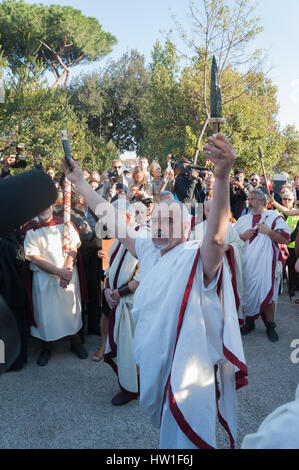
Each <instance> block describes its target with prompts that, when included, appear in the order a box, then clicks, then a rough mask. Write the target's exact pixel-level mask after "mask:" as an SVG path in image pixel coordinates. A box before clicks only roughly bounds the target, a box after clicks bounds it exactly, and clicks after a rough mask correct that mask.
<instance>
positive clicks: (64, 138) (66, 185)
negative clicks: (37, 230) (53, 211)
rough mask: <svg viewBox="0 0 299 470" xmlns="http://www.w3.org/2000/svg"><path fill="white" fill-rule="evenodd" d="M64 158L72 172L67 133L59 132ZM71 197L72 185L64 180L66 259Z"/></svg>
mask: <svg viewBox="0 0 299 470" xmlns="http://www.w3.org/2000/svg"><path fill="white" fill-rule="evenodd" d="M59 136H60V139H61V142H62V146H63V150H64V154H65V158H66V161H67V164H68V166H69V168H70V169H71V170H72V167H71V164H70V159H71V146H70V141H69V138H68V135H67V131H60V133H59ZM71 196H72V185H71V182H70V181H69V180H68V179H67V178H65V183H64V214H63V247H62V249H63V255H64V258H65V259H66V258H67V256H68V255H69V253H70V251H71V230H70V227H71Z"/></svg>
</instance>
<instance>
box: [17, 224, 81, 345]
mask: <svg viewBox="0 0 299 470" xmlns="http://www.w3.org/2000/svg"><path fill="white" fill-rule="evenodd" d="M62 245H63V224H58V225H53V226H50V227H42V228H40V229H38V230H35V231H34V230H29V231H28V232H27V234H26V237H25V241H24V250H25V256H26V258H27V259H29V256H33V255H37V256H42V257H43V258H44V259H45V260H47V261H48V262H50V263H52V264H54V265H55V266H57V267H58V268H62V267H63V265H64V257H63V251H62ZM79 246H80V237H79V235H78V233H77V231H76V230H75V229H74V227H73V226H71V249H72V250H77V248H78V247H79ZM30 269H31V270H32V271H33V281H32V301H33V311H34V319H35V322H36V324H37V327H34V326H32V327H31V335H32V336H34V337H36V338H39V339H42V340H43V341H55V340H57V339H60V338H63V337H65V336H69V335H73V334H75V333H77V332H78V331H79V330H80V328H81V327H82V315H81V295H80V284H79V276H78V271H77V267H76V266H75V267H74V270H73V277H72V280H71V282H70V283H69V285H68V286H67V288H66V289H63V288H62V287H60V285H59V282H60V279H59V277H58V276H55V275H52V274H48V273H46V272H44V271H42V270H40V269H39V268H38V267H37V266H36V265H34V264H33V263H30Z"/></svg>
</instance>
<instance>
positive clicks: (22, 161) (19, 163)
mask: <svg viewBox="0 0 299 470" xmlns="http://www.w3.org/2000/svg"><path fill="white" fill-rule="evenodd" d="M24 148H25V144H23V143H20V144H18V145H17V147H16V161H15V163H14V164H13V165H11V167H12V168H18V169H24V168H26V166H27V162H26V158H25V157H24V156H23V155H22V151H23V150H24Z"/></svg>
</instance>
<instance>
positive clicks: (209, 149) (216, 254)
mask: <svg viewBox="0 0 299 470" xmlns="http://www.w3.org/2000/svg"><path fill="white" fill-rule="evenodd" d="M208 141H209V144H206V145H205V152H204V154H205V157H206V158H207V159H209V160H211V161H212V162H213V163H214V165H215V167H214V175H215V183H214V189H213V199H212V203H211V207H210V212H209V218H208V221H207V231H206V234H205V237H204V239H203V243H202V247H201V258H202V263H203V271H204V278H205V285H206V286H207V285H208V284H209V283H210V282H211V281H212V280H213V279H214V277H215V276H216V273H217V271H218V269H219V268H220V266H221V263H222V258H223V256H224V252H225V243H224V240H225V235H226V232H227V229H228V223H229V214H230V202H229V180H230V171H231V169H232V166H233V163H234V161H235V158H236V152H235V150H234V148H233V146H232V145H231V144H230V143H229V142H228V141H227V140H226V138H225V137H224V135H223V134H217V135H216V137H209V138H208Z"/></svg>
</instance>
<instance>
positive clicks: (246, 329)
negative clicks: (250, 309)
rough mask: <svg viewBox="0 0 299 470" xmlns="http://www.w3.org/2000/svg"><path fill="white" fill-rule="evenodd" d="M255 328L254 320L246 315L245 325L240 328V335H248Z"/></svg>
mask: <svg viewBox="0 0 299 470" xmlns="http://www.w3.org/2000/svg"><path fill="white" fill-rule="evenodd" d="M254 329H255V323H254V320H253V319H252V318H250V317H246V320H245V325H244V326H242V327H241V328H240V331H241V335H243V336H245V335H248V334H249V333H250V332H251V331H252V330H254Z"/></svg>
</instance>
